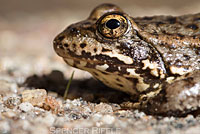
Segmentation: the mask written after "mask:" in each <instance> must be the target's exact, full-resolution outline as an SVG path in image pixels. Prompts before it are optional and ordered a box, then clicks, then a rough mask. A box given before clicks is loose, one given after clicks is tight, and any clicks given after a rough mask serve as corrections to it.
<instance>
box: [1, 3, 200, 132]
mask: <svg viewBox="0 0 200 134" xmlns="http://www.w3.org/2000/svg"><path fill="white" fill-rule="evenodd" d="M104 2H106V3H108V2H109V3H115V4H117V5H120V7H121V8H122V9H124V10H125V11H126V12H127V13H129V14H130V15H132V16H153V15H181V14H190V13H197V12H198V11H199V8H200V1H198V0H190V1H188V0H167V1H161V0H160V1H159V0H148V1H147V0H146V1H145V0H139V1H138V0H123V1H119V0H118V1H117V0H112V1H105V0H102V1H97V0H93V1H92V0H91V1H89V0H84V1H69V0H60V1H56V0H43V1H40V0H34V1H27V0H18V1H11V0H10V1H9V0H8V1H6V0H1V1H0V133H3V134H10V133H13V134H27V133H33V134H39V133H43V134H46V133H72V132H73V133H81V134H82V133H83V134H87V133H94V134H97V133H100V134H103V133H109V134H123V133H126V134H132V133H142V134H147V133H148V134H151V133H152V134H169V133H172V134H178V133H181V134H198V133H199V132H200V116H197V117H194V116H193V115H188V116H186V117H180V118H177V117H162V116H152V115H147V114H145V113H143V112H139V111H137V110H123V109H121V108H120V106H119V105H118V104H119V103H121V102H122V101H125V100H126V99H129V96H128V95H126V94H124V93H121V92H118V91H113V90H112V89H109V88H107V87H105V86H104V85H102V84H101V83H99V82H97V81H95V80H94V79H92V78H91V76H90V74H88V73H87V72H84V71H80V70H77V69H73V68H71V67H69V66H67V65H66V64H65V63H64V62H63V61H62V59H61V58H59V57H58V56H57V55H56V54H55V52H54V50H53V45H52V41H53V39H54V37H55V36H56V34H58V33H59V32H60V31H62V30H63V29H64V28H65V27H66V26H67V25H69V24H71V23H74V22H77V21H80V20H83V19H85V18H87V17H88V15H89V13H90V11H91V10H92V9H93V8H94V7H95V6H96V5H98V4H100V3H104ZM73 70H75V76H74V80H73V81H72V84H71V87H70V91H69V94H68V98H69V99H67V100H66V101H65V100H63V97H62V96H63V93H64V90H65V88H66V84H67V82H68V79H69V77H70V76H71V73H72V71H73ZM29 89H33V91H35V92H36V91H37V90H34V89H45V90H46V91H48V94H47V95H46V94H45V93H44V94H42V96H40V95H38V94H37V93H36V94H37V95H35V94H34V93H32V92H31V91H29ZM26 90H27V91H28V93H27V94H28V96H34V97H35V98H36V100H37V99H38V100H40V99H41V102H44V103H45V105H39V104H38V103H39V102H37V103H33V102H35V100H28V101H25V100H26V99H25V98H27V97H26V96H23V94H24V92H25V91H26ZM42 91H43V90H42ZM105 92H106V94H105ZM51 97H52V98H51Z"/></svg>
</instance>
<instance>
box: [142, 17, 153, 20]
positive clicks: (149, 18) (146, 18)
mask: <svg viewBox="0 0 200 134" xmlns="http://www.w3.org/2000/svg"><path fill="white" fill-rule="evenodd" d="M143 19H144V20H152V19H153V17H144V18H143Z"/></svg>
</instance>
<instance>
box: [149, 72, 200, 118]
mask: <svg viewBox="0 0 200 134" xmlns="http://www.w3.org/2000/svg"><path fill="white" fill-rule="evenodd" d="M146 106H147V110H148V111H149V112H151V113H158V114H166V115H176V116H181V115H184V114H187V113H190V112H192V111H196V110H198V109H200V70H196V71H194V72H191V73H188V74H186V75H184V76H181V77H180V79H179V78H178V79H177V80H175V81H174V82H172V83H170V84H169V83H166V84H163V86H162V90H161V92H160V93H159V94H158V95H157V96H156V97H154V98H152V99H150V100H149V101H148V103H147V105H146Z"/></svg>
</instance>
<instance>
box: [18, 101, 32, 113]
mask: <svg viewBox="0 0 200 134" xmlns="http://www.w3.org/2000/svg"><path fill="white" fill-rule="evenodd" d="M33 108H34V107H33V105H32V104H31V103H29V102H23V103H21V104H20V105H19V109H20V110H22V111H24V112H28V111H31V110H32V109H33Z"/></svg>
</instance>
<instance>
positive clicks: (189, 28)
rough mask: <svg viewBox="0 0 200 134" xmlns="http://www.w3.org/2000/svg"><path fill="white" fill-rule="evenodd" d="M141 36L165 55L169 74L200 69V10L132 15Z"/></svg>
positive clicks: (164, 58)
mask: <svg viewBox="0 0 200 134" xmlns="http://www.w3.org/2000/svg"><path fill="white" fill-rule="evenodd" d="M133 20H134V22H135V23H136V24H137V26H138V27H139V29H141V31H140V32H139V34H141V37H142V38H144V39H145V40H146V41H147V42H149V43H151V44H152V45H153V46H154V47H155V48H156V49H157V50H158V51H159V53H160V54H161V55H162V58H163V61H164V62H165V65H166V68H168V70H170V71H169V74H179V75H183V74H185V73H187V72H191V71H193V70H197V69H200V13H198V14H193V15H183V16H178V17H177V16H153V17H139V18H133Z"/></svg>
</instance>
